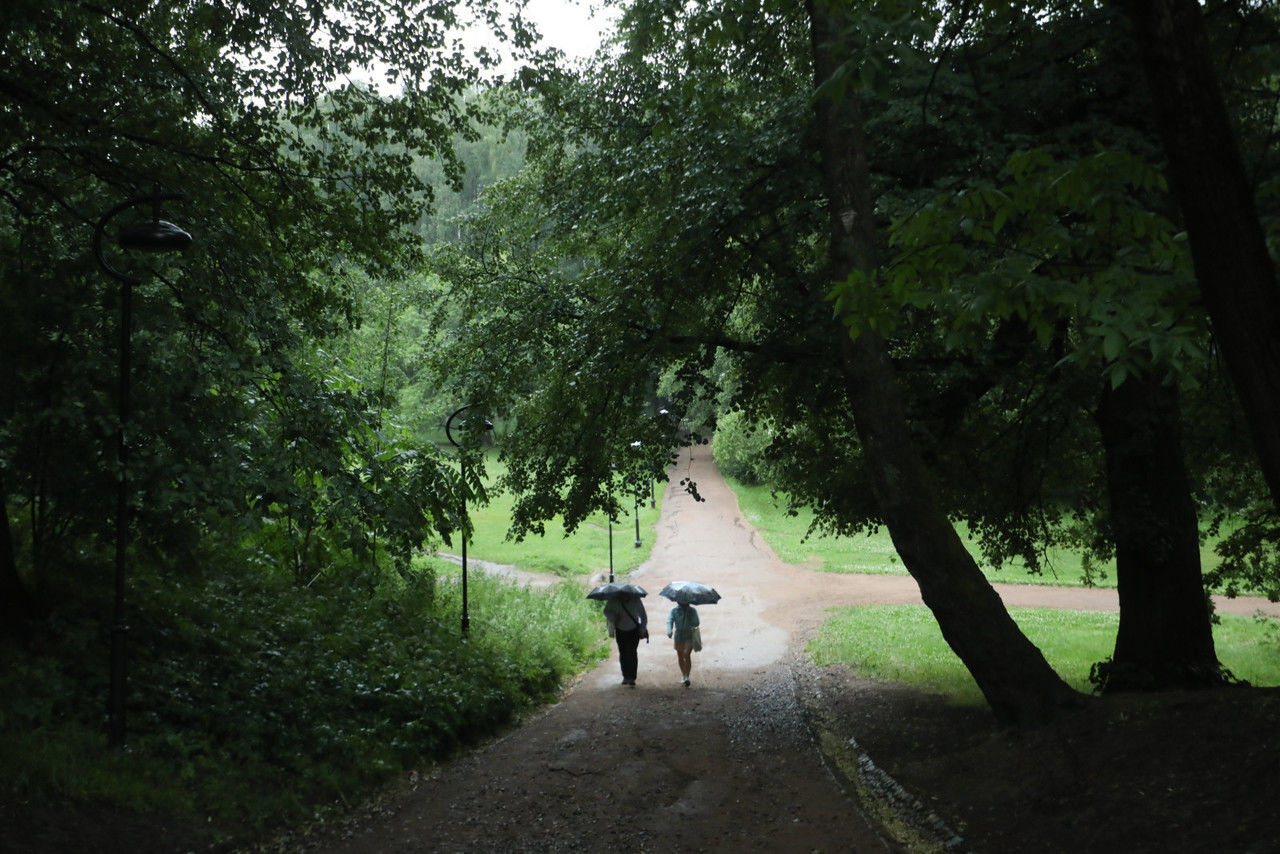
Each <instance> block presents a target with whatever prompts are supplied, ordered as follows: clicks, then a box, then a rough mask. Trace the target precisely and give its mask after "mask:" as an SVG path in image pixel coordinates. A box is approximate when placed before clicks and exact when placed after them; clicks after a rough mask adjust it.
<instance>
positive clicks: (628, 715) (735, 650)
mask: <svg viewBox="0 0 1280 854" xmlns="http://www.w3.org/2000/svg"><path fill="white" fill-rule="evenodd" d="M678 469H679V471H678V476H677V477H676V478H674V480H676V481H678V480H679V479H680V477H685V476H690V475H691V476H692V477H694V479H695V480H697V482H698V487H699V490H700V491H701V493H702V494H703V496H704V497H705V498H706V499H707V500H706V501H705V502H695V501H694V500H693V499H692V498H691V497H690V496H689V495H688V494H686V493H685V492H684V491H683V490H682V489H681V488H680V487H679V486H678V485H674V484H673V485H672V486H671V487H670V488H669V490H668V493H667V496H666V498H665V500H664V503H663V510H662V515H661V517H660V519H659V523H658V533H657V543H656V544H655V546H654V549H653V552H652V555H651V557H650V559H649V561H648V562H646V563H645V564H644V565H643V566H642V567H640V568H639V569H638V570H637V571H636V572H635V573H633V575H632V576H631V577H632V580H634V581H636V582H637V583H639V584H641V585H642V586H644V587H645V588H646V589H648V590H649V591H650V595H649V597H648V598H647V599H646V600H645V604H646V607H647V609H648V611H649V619H650V622H651V626H652V635H653V637H652V642H651V643H648V644H645V643H641V645H640V655H639V657H640V669H639V679H638V685H637V687H636V688H624V687H622V686H621V685H620V682H621V675H620V672H619V669H618V663H617V652H616V649H615V650H614V652H613V654H612V655H611V657H610V658H609V659H608V660H606V661H604V662H602V663H601V664H600V665H599V666H598V667H596V668H595V669H594V670H592V671H590V672H589V673H587V674H586V675H585V676H584V677H583V678H582V680H581V681H580V682H579V683H578V684H577V685H576V686H575V687H574V688H573V690H572V691H570V692H568V693H567V694H566V696H565V697H564V698H563V699H562V700H561V701H560V702H559V703H557V704H556V705H554V706H552V707H550V708H549V709H546V710H544V711H542V712H540V713H538V714H537V715H535V716H534V717H533V719H532V720H530V721H528V722H526V723H525V724H524V725H523V726H521V727H520V728H519V729H517V730H516V731H514V732H512V733H510V734H509V735H507V736H506V737H504V738H502V739H500V740H498V741H495V742H493V743H491V744H489V745H487V746H486V747H484V748H482V749H480V750H477V751H475V752H472V753H470V754H468V755H466V756H464V757H462V758H460V759H458V760H455V761H453V762H451V763H448V764H446V765H444V766H443V767H441V768H440V769H438V771H436V772H435V773H434V774H433V775H430V776H429V777H428V778H427V779H424V780H422V781H420V782H419V783H418V785H417V787H416V789H415V790H413V791H412V792H409V793H408V794H406V795H405V796H404V797H403V798H401V799H399V800H397V801H396V802H395V803H392V804H388V805H385V806H384V807H383V808H382V809H381V810H380V812H379V814H377V815H375V816H366V817H364V818H363V819H362V820H360V821H358V822H356V823H353V824H352V825H350V826H348V827H346V828H343V829H342V830H341V831H340V832H339V833H338V834H337V836H338V837H341V838H334V837H330V838H328V839H324V840H316V841H314V843H313V844H312V845H311V846H310V847H309V849H308V850H315V851H331V852H375V851H376V852H394V851H403V852H409V851H441V852H452V851H458V852H461V851H606V850H636V851H658V850H666V851H724V852H745V851H777V850H786V851H806V852H814V851H822V852H834V851H867V852H876V851H889V850H892V848H891V846H890V845H889V844H888V843H886V842H885V841H884V840H882V839H881V837H880V835H879V834H878V833H877V831H876V829H875V828H874V827H873V826H872V824H871V823H870V822H869V821H868V820H867V819H866V818H865V817H864V816H863V814H862V813H861V811H860V810H859V808H858V806H857V804H856V802H855V801H854V800H853V799H851V798H850V797H849V796H848V795H847V794H846V793H845V791H844V790H843V789H842V788H841V786H840V784H839V783H838V782H837V780H836V779H835V777H834V776H832V774H830V773H829V772H828V771H827V769H826V767H825V766H824V764H823V761H822V757H821V755H820V754H819V752H818V750H817V748H816V746H815V745H814V742H813V739H812V737H811V735H810V732H809V729H808V727H807V726H806V724H805V720H804V717H803V714H802V712H801V710H800V708H799V706H798V704H797V702H796V699H795V681H794V678H793V676H792V672H791V669H790V665H789V663H788V662H789V660H790V655H791V653H792V650H793V639H794V637H795V635H794V632H793V630H792V629H793V627H792V626H791V625H789V619H790V617H789V615H795V614H798V613H799V610H800V609H797V607H796V606H797V603H799V602H800V601H801V600H803V599H808V600H809V601H810V602H812V601H813V600H814V586H813V585H814V584H815V582H809V583H807V584H799V585H797V577H798V576H799V577H806V578H807V577H811V576H814V575H817V573H811V572H807V571H803V570H794V569H791V568H789V567H786V566H784V565H782V564H781V563H780V562H779V561H778V560H777V558H776V557H775V556H774V555H773V553H772V552H771V551H770V550H769V549H768V548H767V547H765V546H764V545H763V543H762V542H761V540H760V538H759V536H758V535H757V534H756V532H755V531H754V530H753V529H752V528H751V527H750V526H749V525H747V524H746V522H745V521H744V520H743V519H742V516H741V514H739V513H738V509H737V501H736V500H735V499H734V497H733V495H732V493H731V492H729V491H728V487H727V485H725V483H724V481H723V479H721V478H720V477H719V475H718V473H716V471H715V469H714V466H713V465H712V463H711V460H710V452H709V449H707V448H696V449H694V454H693V458H692V460H691V461H690V460H689V459H688V458H687V452H686V458H685V459H683V460H682V461H681V464H680V466H678ZM681 578H687V579H696V580H700V581H703V582H705V583H708V584H711V585H713V586H714V587H716V588H717V589H718V590H719V591H720V593H721V594H722V595H723V597H724V598H723V599H722V601H721V602H720V603H718V604H717V605H714V606H702V607H701V608H699V612H700V614H701V616H702V633H703V642H704V647H705V649H704V651H703V652H701V653H697V654H695V656H694V670H693V677H692V681H693V684H692V687H690V688H687V689H686V688H682V687H681V686H680V682H679V671H678V670H677V668H676V658H675V654H674V652H673V651H672V648H671V644H670V641H668V640H667V638H666V637H665V623H666V613H667V610H668V607H669V605H670V603H668V602H667V600H665V599H661V598H659V597H658V596H657V595H656V594H657V591H658V590H660V589H661V588H662V586H663V585H664V584H666V583H667V582H668V581H672V580H676V579H681ZM820 580H821V579H818V581H820ZM584 592H585V591H584ZM818 601H819V602H820V601H821V600H820V598H819V600H818ZM821 609H822V607H821V606H820V607H818V608H812V607H811V610H815V611H817V612H818V614H815V615H814V617H813V618H812V621H813V622H816V620H817V618H818V616H820V611H821ZM806 622H809V621H808V620H806Z"/></svg>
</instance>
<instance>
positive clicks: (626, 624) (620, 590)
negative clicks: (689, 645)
mask: <svg viewBox="0 0 1280 854" xmlns="http://www.w3.org/2000/svg"><path fill="white" fill-rule="evenodd" d="M646 595H648V594H647V592H646V591H645V589H644V588H643V587H639V586H638V585H635V584H624V583H619V582H610V583H608V584H603V585H601V586H599V587H597V588H596V589H594V590H592V591H591V592H590V593H588V594H587V598H588V599H603V600H604V618H605V620H606V622H607V623H608V627H609V635H610V637H612V638H614V639H615V640H616V641H617V643H618V664H619V665H621V667H622V684H623V685H625V686H627V687H628V688H634V687H636V671H637V670H639V667H640V661H639V655H638V654H637V652H636V650H637V649H638V648H639V646H640V639H641V638H644V639H645V640H648V638H649V628H648V625H649V615H648V614H646V613H645V610H644V603H643V602H641V601H640V597H641V596H646Z"/></svg>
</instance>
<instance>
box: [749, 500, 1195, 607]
mask: <svg viewBox="0 0 1280 854" xmlns="http://www.w3.org/2000/svg"><path fill="white" fill-rule="evenodd" d="M729 486H730V487H731V488H732V489H733V491H734V493H736V494H737V496H738V505H739V507H740V508H741V509H742V514H743V515H744V516H745V517H746V518H747V521H748V522H750V523H751V524H752V525H753V526H755V527H756V528H757V529H758V530H759V531H760V534H761V536H763V537H764V539H765V541H766V542H767V543H768V544H769V546H770V547H771V548H772V549H773V550H774V552H776V553H777V555H778V557H779V558H781V559H782V560H784V561H786V562H787V563H792V564H799V565H802V566H808V567H811V568H813V569H819V570H822V571H824V572H865V573H880V574H894V575H906V572H907V571H906V569H904V568H903V566H902V561H901V560H899V559H898V555H897V552H895V551H894V548H893V543H892V542H891V541H890V539H889V532H888V531H887V530H885V529H883V528H881V529H880V530H879V531H877V532H876V533H874V534H869V535H859V536H853V537H827V536H817V535H814V536H808V537H807V536H806V533H807V532H808V530H809V524H810V523H811V522H812V521H813V513H812V512H811V511H807V510H802V511H800V513H799V515H797V516H788V515H787V514H786V513H785V512H784V511H783V509H782V508H781V506H780V505H779V504H778V503H777V501H775V500H774V498H773V496H772V495H771V494H770V489H769V487H767V486H747V485H746V484H743V483H739V482H738V481H735V480H732V479H730V480H729ZM959 530H960V534H961V536H962V537H965V540H966V543H967V544H968V545H969V553H970V554H972V555H973V556H974V558H975V559H976V560H978V563H979V566H981V567H982V571H983V572H984V573H985V574H986V576H987V578H989V579H991V580H992V581H997V582H1003V583H1008V584H1056V585H1067V586H1082V585H1083V584H1084V572H1083V570H1082V569H1081V562H1080V556H1079V555H1078V554H1074V553H1072V552H1069V551H1066V550H1063V549H1055V550H1052V551H1050V553H1049V562H1048V566H1047V567H1046V568H1045V570H1044V571H1043V572H1041V573H1040V574H1037V575H1032V574H1030V573H1028V572H1026V570H1025V569H1023V568H1022V567H1021V566H1006V567H1004V568H1002V569H999V570H997V569H995V568H993V567H991V566H987V565H983V564H982V561H981V558H980V556H979V552H978V549H977V548H976V547H975V546H973V543H972V539H971V538H969V537H968V532H967V531H966V530H965V529H964V527H963V526H962V527H961V528H960V529H959ZM1200 560H1201V565H1202V566H1204V567H1205V568H1206V569H1208V568H1209V567H1211V566H1213V565H1215V564H1216V563H1217V557H1216V555H1214V553H1213V549H1212V545H1211V544H1210V545H1206V546H1204V547H1202V548H1201V554H1200ZM1094 586H1095V587H1115V565H1114V563H1110V562H1109V563H1107V564H1106V565H1104V566H1103V567H1102V573H1101V574H1100V575H1099V576H1097V577H1095V579H1094Z"/></svg>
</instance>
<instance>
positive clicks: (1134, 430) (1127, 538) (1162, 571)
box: [1097, 377, 1223, 691]
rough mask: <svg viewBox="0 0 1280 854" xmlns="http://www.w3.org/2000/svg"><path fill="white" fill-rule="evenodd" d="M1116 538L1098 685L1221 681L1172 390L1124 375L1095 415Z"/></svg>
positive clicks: (1116, 687) (1152, 686) (1150, 686)
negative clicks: (1113, 591)
mask: <svg viewBox="0 0 1280 854" xmlns="http://www.w3.org/2000/svg"><path fill="white" fill-rule="evenodd" d="M1097 421H1098V426H1099V428H1100V429H1101V433H1102V444H1103V448H1104V450H1105V453H1106V465H1107V491H1108V496H1109V499H1110V503H1111V533H1112V538H1113V540H1114V542H1115V545H1116V587H1117V589H1118V592H1119V596H1120V631H1119V633H1118V634H1117V636H1116V648H1115V654H1114V655H1113V657H1112V659H1111V661H1110V662H1107V663H1104V664H1102V665H1100V674H1099V675H1100V676H1101V678H1102V684H1103V687H1104V689H1105V690H1107V691H1123V690H1162V689H1171V688H1195V687H1208V686H1212V685H1216V684H1221V683H1222V681H1223V675H1222V670H1221V668H1220V666H1219V664H1218V657H1217V653H1216V652H1215V650H1214V646H1213V629H1212V626H1211V624H1210V622H1209V608H1208V604H1207V603H1206V600H1205V591H1204V582H1203V580H1202V579H1201V575H1200V536H1199V529H1198V525H1197V517H1196V508H1195V502H1194V501H1193V499H1192V497H1191V483H1190V479H1189V477H1188V476H1187V470H1186V466H1185V463H1184V461H1183V454H1182V441H1181V437H1180V430H1179V411H1178V396H1177V388H1176V387H1175V386H1172V385H1168V386H1166V385H1162V384H1161V383H1159V382H1155V381H1152V380H1149V379H1139V378H1137V377H1130V378H1128V379H1127V380H1125V382H1124V383H1122V384H1121V385H1120V387H1119V388H1116V389H1112V388H1111V387H1110V386H1109V385H1108V387H1107V388H1106V390H1105V391H1104V392H1103V395H1102V401H1101V404H1100V406H1099V407H1098V413H1097Z"/></svg>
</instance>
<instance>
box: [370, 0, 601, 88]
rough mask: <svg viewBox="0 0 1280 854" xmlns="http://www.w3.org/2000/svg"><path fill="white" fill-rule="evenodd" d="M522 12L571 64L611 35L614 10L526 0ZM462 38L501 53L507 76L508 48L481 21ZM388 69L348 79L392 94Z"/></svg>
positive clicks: (594, 2) (579, 2)
mask: <svg viewBox="0 0 1280 854" xmlns="http://www.w3.org/2000/svg"><path fill="white" fill-rule="evenodd" d="M525 14H526V15H527V16H528V18H529V19H530V20H532V21H533V22H534V24H535V25H536V26H537V28H538V32H539V33H541V35H542V44H543V45H544V46H549V47H554V48H558V49H559V50H561V51H563V52H564V55H565V58H566V60H567V61H568V62H569V63H571V64H572V63H577V62H580V61H582V60H586V59H589V58H590V57H591V56H593V55H594V54H595V52H596V50H597V49H598V48H599V47H600V46H601V44H603V42H604V40H605V39H607V38H608V37H609V36H610V35H611V34H612V32H613V28H614V25H615V24H616V22H617V18H618V9H617V7H616V6H609V7H607V8H606V7H604V5H603V4H602V3H601V2H600V0H528V2H527V4H526V6H525ZM462 40H463V43H464V44H467V45H468V46H470V47H471V48H472V49H474V48H477V47H480V46H481V45H484V46H487V47H488V48H489V49H490V50H492V51H494V52H495V53H497V54H498V55H500V56H502V57H503V58H504V59H503V62H502V64H501V65H500V66H499V68H498V69H497V71H498V74H500V75H502V76H509V75H510V74H512V73H513V72H514V71H515V69H516V65H515V63H514V62H513V61H512V60H511V59H510V55H511V51H510V48H509V47H508V46H507V45H505V44H502V43H500V42H499V41H498V40H497V39H495V38H494V37H493V35H492V34H491V33H489V32H488V30H487V29H486V28H485V26H484V25H483V24H480V23H473V24H472V25H471V30H470V32H468V33H466V34H465V35H463V38H462ZM388 71H389V69H387V68H386V67H385V66H383V65H381V64H377V65H375V66H373V67H372V68H371V69H366V70H365V71H364V72H363V73H356V74H352V75H350V78H349V79H351V80H358V81H361V82H364V83H366V84H368V85H370V86H372V87H373V88H374V89H375V90H376V91H378V92H380V93H382V94H384V95H394V94H395V92H396V91H397V90H398V88H399V87H398V86H397V85H395V84H394V83H393V82H391V80H390V79H389V78H390V77H391V75H390V74H389V73H388Z"/></svg>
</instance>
